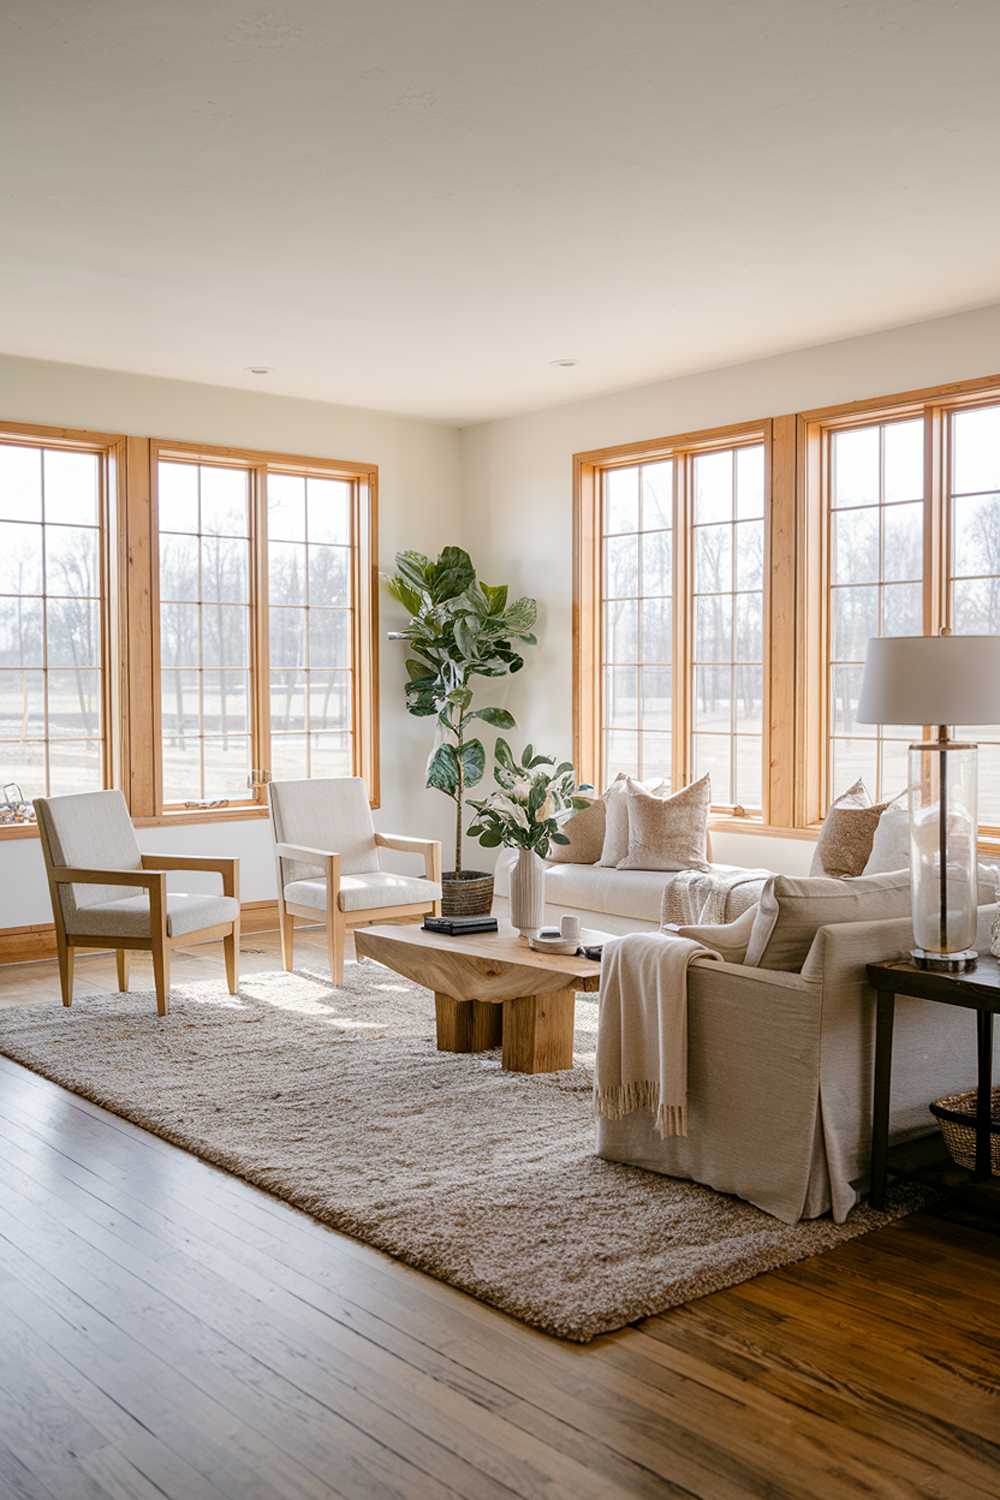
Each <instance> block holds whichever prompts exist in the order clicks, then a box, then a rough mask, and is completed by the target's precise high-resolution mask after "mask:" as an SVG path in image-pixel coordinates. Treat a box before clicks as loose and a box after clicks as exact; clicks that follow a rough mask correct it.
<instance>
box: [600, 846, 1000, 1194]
mask: <svg viewBox="0 0 1000 1500" xmlns="http://www.w3.org/2000/svg"><path fill="white" fill-rule="evenodd" d="M612 873H614V872H612ZM996 911H997V907H996V906H981V907H980V908H979V929H978V934H977V947H978V948H979V950H980V951H981V952H986V951H988V946H989V927H990V922H991V919H992V917H993V915H994V914H995V913H996ZM912 942H913V927H912V923H911V921H910V918H909V917H894V918H891V919H888V920H882V921H873V922H842V923H838V924H837V925H835V926H826V927H821V928H820V929H819V930H818V931H817V933H816V936H815V938H814V939H813V941H812V946H811V948H810V949H809V953H808V956H807V958H806V961H805V963H804V965H803V967H802V970H801V972H799V973H787V972H784V971H782V970H774V969H758V968H749V967H747V966H745V965H740V964H732V963H719V962H716V961H708V960H695V962H694V963H693V964H692V965H691V967H690V969H689V978H688V1134H687V1136H686V1137H684V1138H678V1137H673V1138H669V1139H667V1140H660V1139H659V1137H658V1136H657V1135H656V1132H655V1131H654V1129H653V1126H652V1117H651V1115H650V1114H649V1113H648V1112H637V1113H635V1114H632V1115H629V1116H627V1117H626V1118H625V1119H623V1120H614V1121H612V1120H605V1119H598V1121H597V1152H598V1155H599V1156H602V1157H605V1158H606V1159H607V1160H609V1161H617V1162H625V1163H628V1164H629V1165H632V1166H639V1167H645V1168H646V1169H647V1170H649V1171H653V1172H661V1173H664V1174H666V1175H668V1176H670V1177H682V1178H687V1179H690V1180H692V1181H695V1182H700V1183H704V1184H705V1185H706V1186H708V1187H713V1188H716V1189H718V1191H720V1192H723V1193H734V1194H736V1195H737V1196H738V1197H740V1198H745V1199H747V1201H748V1202H750V1203H755V1204H756V1205H757V1206H758V1207H759V1208H762V1209H765V1210H766V1211H767V1212H768V1213H771V1214H774V1215H775V1216H776V1217H777V1218H779V1219H781V1220H783V1221H784V1222H785V1223H788V1224H793V1223H795V1222H797V1221H798V1220H799V1219H803V1218H805V1219H810V1218H816V1217H818V1216H819V1215H820V1214H824V1213H827V1212H831V1213H832V1215H833V1218H834V1219H835V1220H836V1222H837V1223H841V1222H843V1220H844V1219H845V1218H846V1217H847V1215H848V1213H849V1212H850V1210H851V1209H852V1208H853V1207H854V1205H855V1204H856V1203H857V1202H858V1200H859V1198H860V1197H861V1196H863V1194H864V1193H865V1192H866V1190H867V1185H868V1184H867V1172H868V1154H869V1143H870V1137H871V1109H872V1087H873V1063H874V1046H875V1041H874V1037H875V999H874V995H873V992H872V990H871V988H870V987H869V985H868V983H867V980H866V976H865V965H866V964H869V963H877V962H880V961H881V960H884V959H893V958H901V957H904V956H905V955H906V953H907V952H908V951H909V949H910V947H911V945H912ZM998 1065H1000V1037H998V1038H997V1062H996V1063H995V1066H998ZM975 1077H976V1030H975V1020H974V1013H973V1012H972V1011H969V1012H965V1011H958V1010H955V1009H954V1008H952V1007H951V1006H946V1005H934V1004H932V1003H930V1002H929V1001H924V1000H915V999H901V1000H900V1001H899V1003H898V1004H897V1006H896V1022H895V1039H894V1046H893V1073H892V1112H891V1117H890V1139H891V1140H893V1141H899V1140H903V1139H907V1138H909V1137H912V1136H916V1135H922V1134H925V1133H926V1132H927V1131H928V1129H931V1128H933V1122H932V1120H931V1116H930V1113H929V1111H928V1105H929V1103H930V1101H931V1100H932V1099H935V1098H937V1097H939V1096H940V1095H942V1094H948V1093H952V1092H955V1091H956V1090H958V1089H960V1088H965V1087H968V1086H969V1084H970V1083H974V1081H975Z"/></svg>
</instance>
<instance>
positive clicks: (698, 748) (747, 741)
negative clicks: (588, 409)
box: [574, 423, 770, 814]
mask: <svg viewBox="0 0 1000 1500" xmlns="http://www.w3.org/2000/svg"><path fill="white" fill-rule="evenodd" d="M769 443H770V424H769V423H764V424H754V425H753V426H750V427H746V428H742V427H741V428H739V429H724V430H717V431H714V432H711V433H700V434H691V435H688V436H686V437H683V438H676V439H664V440H662V441H657V442H653V443H644V444H641V445H639V446H638V447H636V448H631V449H630V448H614V449H605V450H600V451H597V452H593V453H585V454H578V455H577V456H576V459H575V489H576V505H575V510H576V524H575V587H576V602H575V678H574V711H575V755H576V762H577V767H578V770H579V772H580V774H581V775H583V776H584V777H586V778H587V779H588V780H591V781H593V782H595V783H596V784H599V785H602V786H603V785H606V784H607V783H608V782H609V781H610V780H613V778H614V777H615V776H616V775H617V774H618V773H619V772H622V771H624V772H627V773H628V774H629V775H632V776H636V777H638V778H639V779H641V780H644V781H646V782H664V783H666V784H667V785H668V786H672V787H680V786H683V785H684V784H685V783H686V782H687V781H689V780H691V779H693V778H694V777H696V776H700V775H703V774H704V773H705V772H706V771H707V772H710V773H711V776H712V788H713V804H714V806H715V807H716V808H717V809H720V810H725V811H738V812H739V813H741V814H742V813H753V814H760V813H761V811H762V809H763V806H764V801H765V782H764V775H763V764H764V755H765V743H766V731H765V718H764V710H765V696H766V695H765V670H766V661H767V653H766V638H767V630H766V613H765V594H766V587H765V584H766V558H767V551H768V544H767V532H768V522H767V503H766V501H767V494H768V468H769V464H768V450H769Z"/></svg>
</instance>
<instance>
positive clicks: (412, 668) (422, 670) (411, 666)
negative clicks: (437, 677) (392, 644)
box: [405, 656, 433, 682]
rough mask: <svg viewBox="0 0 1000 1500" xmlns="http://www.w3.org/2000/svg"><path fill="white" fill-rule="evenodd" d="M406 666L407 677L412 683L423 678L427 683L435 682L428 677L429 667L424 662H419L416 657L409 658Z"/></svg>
mask: <svg viewBox="0 0 1000 1500" xmlns="http://www.w3.org/2000/svg"><path fill="white" fill-rule="evenodd" d="M405 666H406V675H407V677H409V679H410V681H411V682H416V681H418V680H419V679H420V678H423V679H424V680H425V681H428V682H429V681H432V680H433V679H431V678H428V676H427V667H426V666H425V664H424V663H423V662H422V661H417V660H416V659H415V658H414V657H412V656H410V657H407V659H406V663H405Z"/></svg>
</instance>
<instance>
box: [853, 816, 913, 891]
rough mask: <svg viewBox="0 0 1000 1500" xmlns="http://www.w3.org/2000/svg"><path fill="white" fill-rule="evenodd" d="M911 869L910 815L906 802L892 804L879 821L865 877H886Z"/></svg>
mask: <svg viewBox="0 0 1000 1500" xmlns="http://www.w3.org/2000/svg"><path fill="white" fill-rule="evenodd" d="M909 868H910V813H909V809H908V808H907V806H906V803H905V802H900V801H899V800H897V801H895V802H892V803H890V804H889V806H888V807H887V808H886V810H885V812H884V813H883V814H882V816H881V817H880V818H879V820H878V827H877V828H876V830H875V838H874V840H873V842H872V852H871V854H870V855H869V856H868V863H867V864H866V865H865V868H864V870H863V872H862V873H863V874H865V875H885V874H887V873H888V872H889V871H890V870H908V869H909Z"/></svg>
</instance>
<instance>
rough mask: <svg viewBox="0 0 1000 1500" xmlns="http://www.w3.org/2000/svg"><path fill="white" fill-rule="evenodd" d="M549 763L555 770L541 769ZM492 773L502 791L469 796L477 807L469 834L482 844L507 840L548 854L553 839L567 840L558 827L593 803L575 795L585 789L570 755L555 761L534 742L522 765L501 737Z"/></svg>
mask: <svg viewBox="0 0 1000 1500" xmlns="http://www.w3.org/2000/svg"><path fill="white" fill-rule="evenodd" d="M546 766H551V767H553V768H554V769H552V770H540V769H539V767H546ZM493 774H494V776H495V778H496V781H497V785H498V786H499V788H500V790H499V791H496V792H491V793H490V795H489V796H488V797H485V798H484V799H483V800H482V801H481V802H477V801H475V800H474V799H473V798H470V799H469V801H470V803H471V805H472V806H473V807H474V808H475V809H476V820H475V822H474V823H473V825H472V827H471V828H470V829H469V834H470V836H472V837H475V838H478V839H479V842H480V843H481V844H482V846H483V848H484V849H496V848H497V847H498V846H499V845H500V844H505V845H507V846H508V847H513V848H515V849H533V850H534V851H535V853H536V854H540V855H541V857H542V858H543V859H544V858H545V856H546V855H547V854H548V852H549V848H550V846H551V845H552V844H568V843H569V839H568V838H567V837H566V835H565V834H564V833H560V832H559V829H560V827H561V825H562V824H563V823H565V822H566V820H567V818H571V817H572V816H573V814H574V813H575V812H578V811H579V810H580V809H581V808H584V807H589V806H590V803H589V802H588V800H587V798H586V797H580V796H578V795H577V793H578V792H579V791H580V790H582V788H579V787H577V785H576V778H575V776H574V773H573V767H572V765H571V764H570V762H569V761H568V760H564V761H563V762H562V763H561V764H560V765H558V766H557V765H556V763H555V759H554V757H553V756H551V755H536V754H535V748H534V746H533V745H528V746H527V748H526V749H525V751H524V754H523V755H522V756H521V763H520V765H518V763H517V761H516V760H515V759H514V756H513V755H512V753H511V749H510V746H509V745H508V744H507V741H506V740H502V739H501V740H497V743H496V763H495V765H494V767H493ZM591 790H592V789H591Z"/></svg>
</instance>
